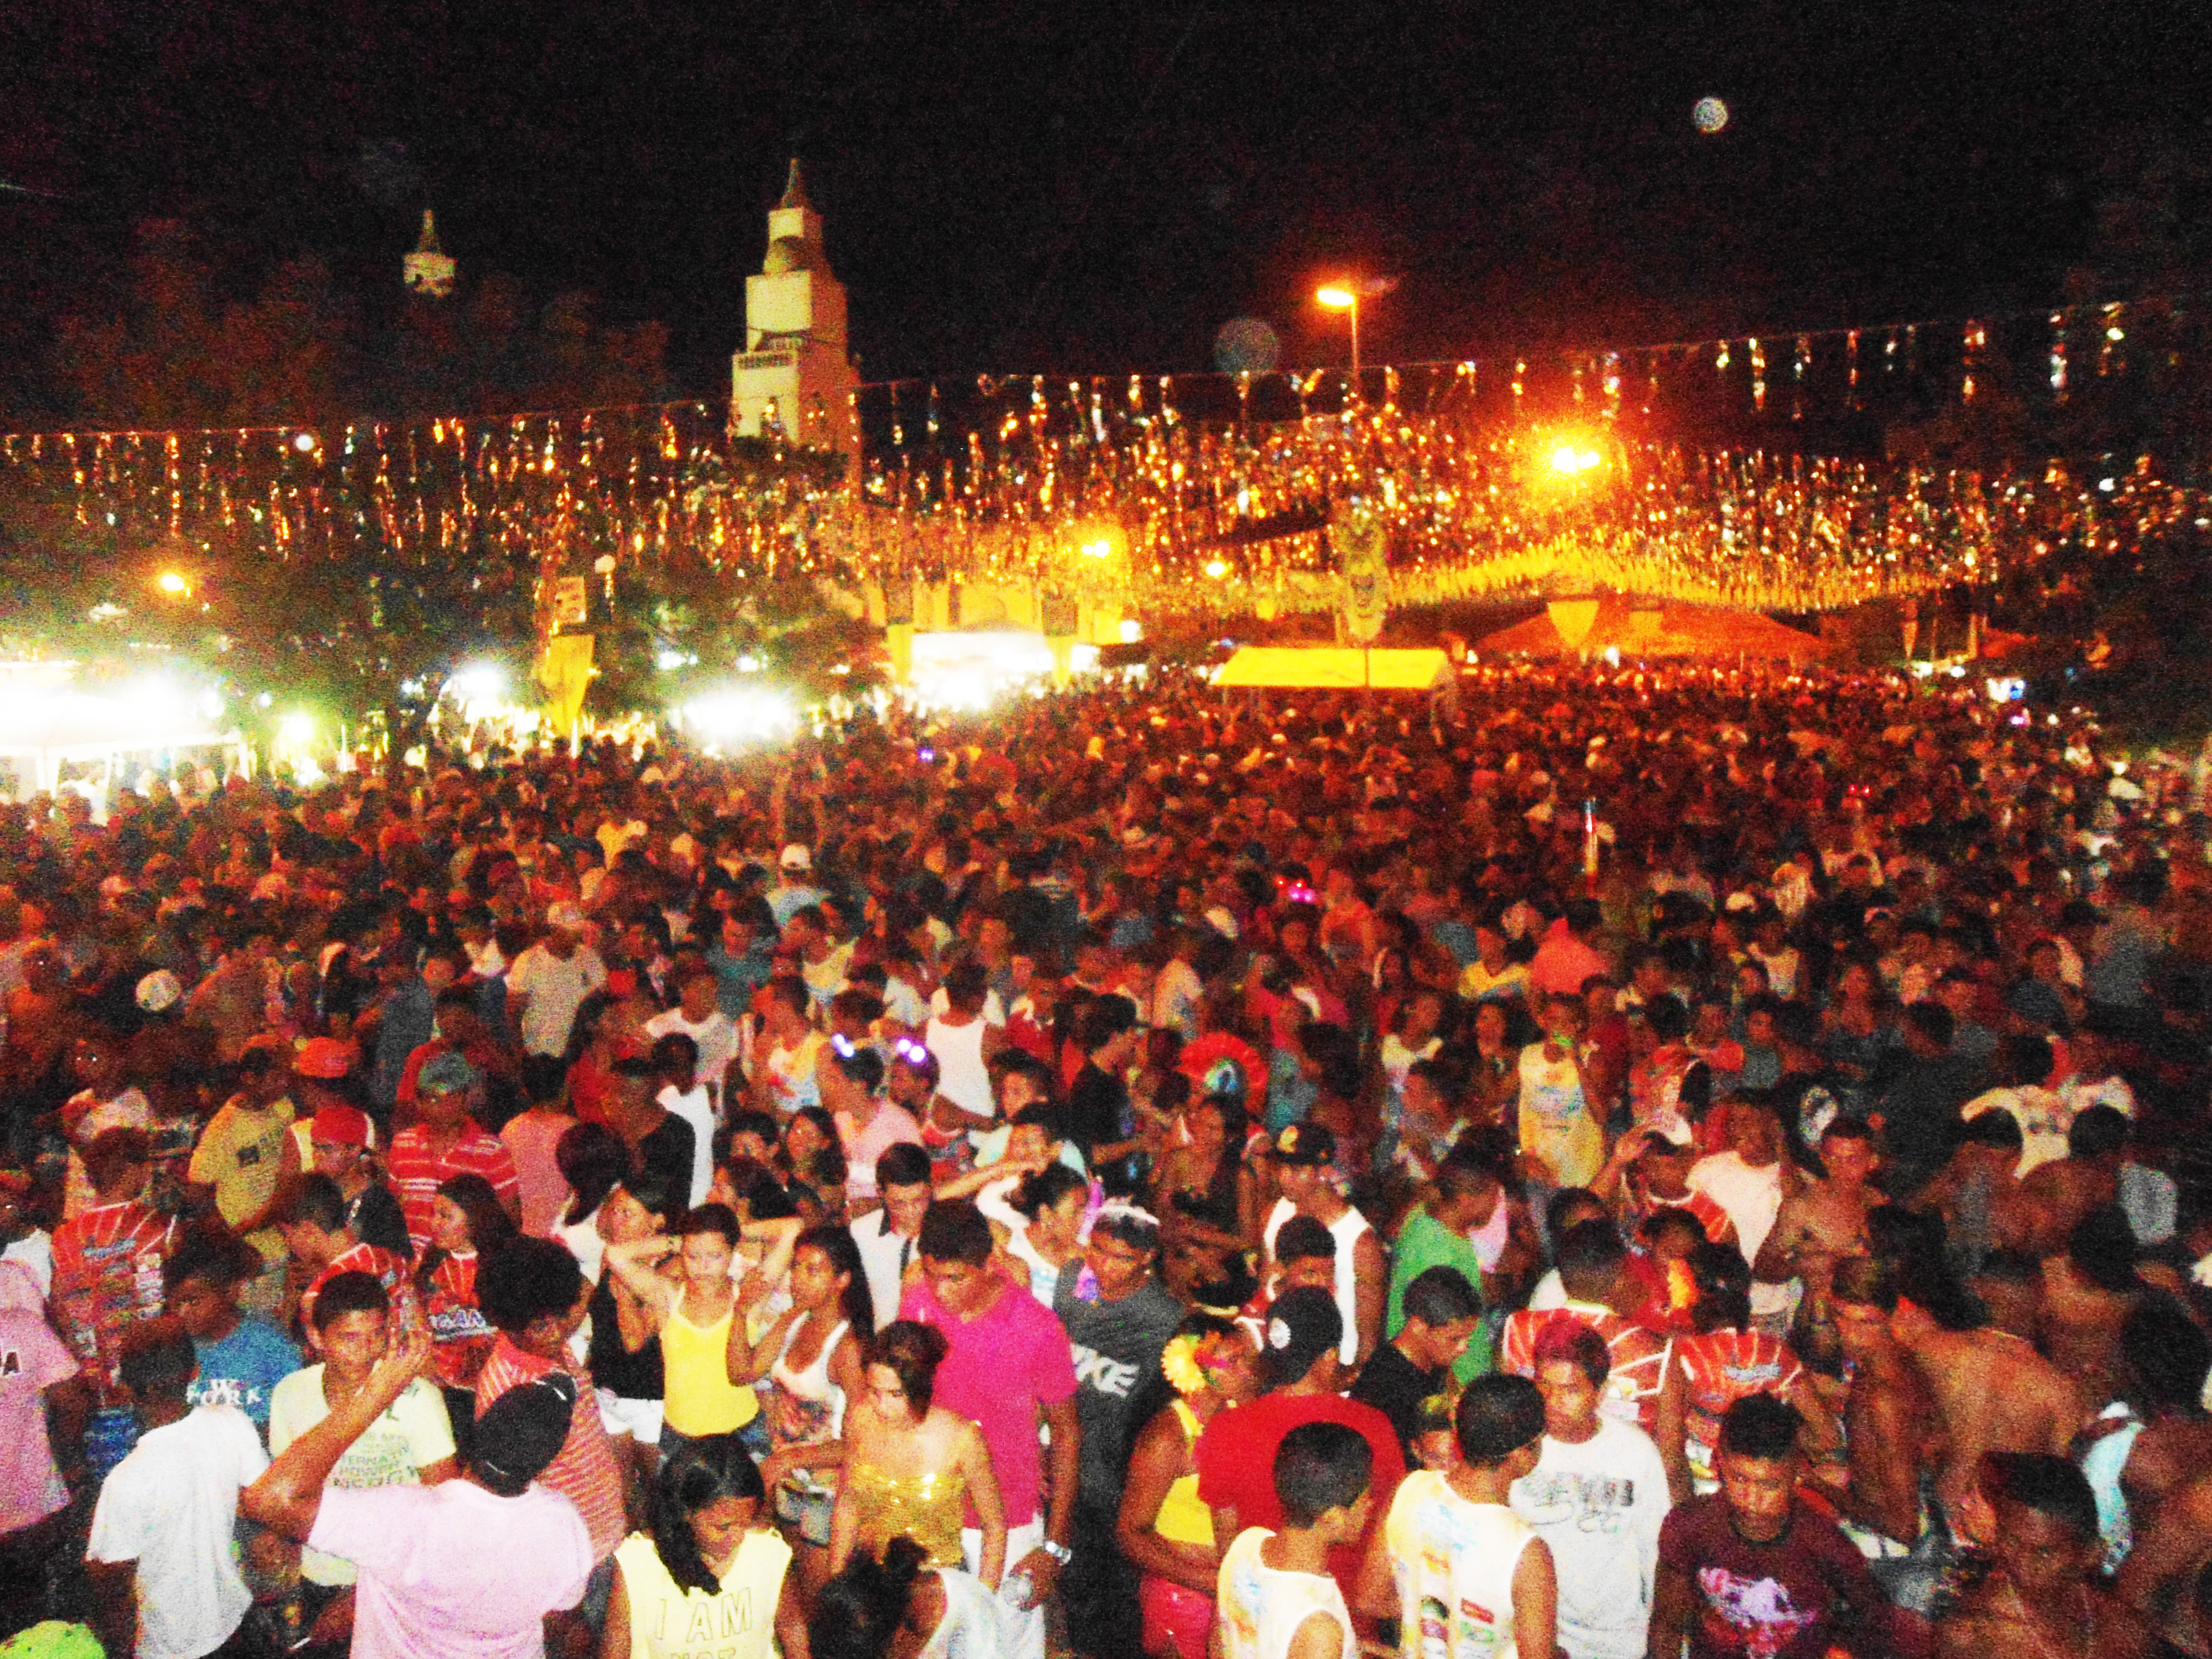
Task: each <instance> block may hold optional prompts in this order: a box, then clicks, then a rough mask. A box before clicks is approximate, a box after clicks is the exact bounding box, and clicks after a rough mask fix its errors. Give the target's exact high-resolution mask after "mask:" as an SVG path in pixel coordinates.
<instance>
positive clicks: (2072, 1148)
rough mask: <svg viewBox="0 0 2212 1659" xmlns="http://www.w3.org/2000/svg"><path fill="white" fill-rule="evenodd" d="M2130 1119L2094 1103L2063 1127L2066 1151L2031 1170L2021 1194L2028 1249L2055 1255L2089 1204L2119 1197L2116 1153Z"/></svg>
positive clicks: (2101, 1204) (2091, 1206)
mask: <svg viewBox="0 0 2212 1659" xmlns="http://www.w3.org/2000/svg"><path fill="white" fill-rule="evenodd" d="M2127 1144H2128V1121H2127V1119H2126V1118H2124V1117H2123V1116H2121V1115H2120V1114H2119V1113H2118V1112H2116V1111H2114V1110H2113V1109H2112V1108H2111V1107H2109V1106H2092V1107H2090V1108H2089V1109H2088V1110H2087V1111H2085V1112H2083V1113H2082V1114H2081V1116H2079V1117H2077V1118H2075V1120H2074V1124H2073V1127H2071V1128H2069V1130H2067V1132H2066V1149H2067V1150H2066V1156H2065V1157H2064V1158H2059V1159H2057V1160H2056V1161H2055V1162H2053V1163H2050V1164H2044V1165H2042V1166H2041V1167H2039V1168H2038V1169H2036V1170H2031V1171H2030V1172H2029V1173H2028V1175H2027V1178H2026V1179H2025V1180H2023V1181H2022V1182H2021V1198H2022V1199H2023V1200H2025V1201H2026V1203H2027V1206H2028V1208H2029V1211H2030V1213H2031V1216H2032V1218H2033V1236H2032V1237H2031V1238H2030V1240H2029V1243H2028V1249H2031V1250H2033V1252H2034V1253H2035V1254H2036V1255H2057V1254H2058V1252H2059V1251H2061V1250H2063V1249H2065V1248H2066V1242H2067V1240H2068V1239H2069V1238H2070V1237H2072V1236H2073V1232H2074V1228H2075V1224H2076V1223H2078V1222H2079V1221H2080V1220H2081V1218H2082V1217H2083V1216H2085V1215H2087V1214H2088V1213H2089V1212H2090V1211H2092V1210H2097V1209H2102V1208H2103V1207H2104V1206H2106V1205H2107V1204H2115V1203H2118V1201H2119V1195H2120V1155H2121V1153H2122V1152H2123V1150H2124V1148H2125V1147H2126V1146H2127Z"/></svg>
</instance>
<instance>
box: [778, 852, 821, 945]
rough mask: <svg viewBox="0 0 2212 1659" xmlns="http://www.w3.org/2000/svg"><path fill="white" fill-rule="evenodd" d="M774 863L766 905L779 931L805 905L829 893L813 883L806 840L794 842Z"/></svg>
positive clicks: (817, 901)
mask: <svg viewBox="0 0 2212 1659" xmlns="http://www.w3.org/2000/svg"><path fill="white" fill-rule="evenodd" d="M775 864H776V877H775V886H774V887H773V888H771V889H769V895H768V908H769V915H773V916H774V917H775V925H776V927H777V929H778V930H779V931H781V929H782V928H783V927H785V925H786V924H787V923H788V922H789V921H791V919H792V918H793V916H795V915H798V914H799V912H800V911H801V910H804V909H805V908H806V907H807V906H808V905H810V904H819V903H821V902H822V901H823V899H826V898H828V897H829V894H827V893H825V892H823V890H821V889H820V888H819V887H817V886H816V885H815V884H814V882H813V875H814V854H812V853H811V852H809V851H808V850H807V848H806V843H805V842H799V841H795V842H792V843H791V844H790V845H789V846H787V847H786V848H784V849H783V852H782V854H781V856H780V857H779V858H778V859H777V860H776V861H775Z"/></svg>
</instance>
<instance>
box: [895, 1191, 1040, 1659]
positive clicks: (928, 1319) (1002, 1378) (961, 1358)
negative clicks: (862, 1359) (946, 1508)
mask: <svg viewBox="0 0 2212 1659" xmlns="http://www.w3.org/2000/svg"><path fill="white" fill-rule="evenodd" d="M917 1243H918V1246H919V1249H920V1253H921V1283H920V1284H918V1285H913V1286H911V1287H910V1288H909V1289H908V1291H907V1292H906V1294H905V1296H904V1297H902V1298H901V1299H900V1302H899V1317H900V1318H902V1319H918V1320H920V1321H921V1322H923V1323H924V1324H926V1325H934V1326H936V1327H937V1328H938V1329H939V1331H942V1332H943V1333H944V1334H945V1340H946V1342H947V1343H948V1344H950V1345H951V1346H950V1347H949V1348H948V1350H947V1352H946V1353H945V1360H944V1363H943V1364H940V1365H939V1366H938V1368H937V1392H936V1399H937V1403H938V1404H939V1405H940V1406H943V1407H945V1409H946V1410H948V1411H953V1412H957V1413H959V1414H960V1415H961V1416H963V1417H966V1418H970V1419H974V1420H975V1424H976V1425H978V1426H979V1427H980V1428H981V1430H982V1431H983V1440H984V1443H985V1444H987V1446H989V1447H990V1449H991V1468H992V1471H993V1473H994V1474H996V1475H997V1476H998V1478H999V1496H1000V1499H1001V1500H1002V1501H1003V1502H1004V1504H1005V1505H1006V1576H1007V1577H1008V1578H1012V1577H1015V1576H1016V1575H1018V1574H1019V1575H1025V1576H1026V1577H1028V1579H1029V1582H1030V1586H1031V1589H1030V1597H1029V1601H1028V1603H1027V1606H1028V1608H1029V1612H1028V1614H1027V1616H1026V1617H1025V1618H1024V1619H1023V1620H1021V1621H1020V1626H1021V1636H1020V1639H1019V1641H1018V1644H1016V1645H1015V1646H1014V1648H1013V1649H1012V1650H1011V1652H1010V1655H1009V1659H1043V1655H1044V1598H1045V1597H1046V1596H1047V1595H1049V1594H1051V1592H1052V1589H1053V1586H1054V1584H1055V1583H1058V1582H1059V1579H1060V1568H1061V1567H1063V1566H1065V1565H1066V1563H1067V1560H1068V1556H1069V1550H1068V1542H1067V1539H1068V1532H1069V1528H1070V1526H1071V1524H1072V1522H1073V1514H1074V1509H1075V1487H1076V1481H1077V1478H1078V1475H1079V1469H1080V1464H1079V1459H1080V1457H1081V1455H1082V1449H1083V1428H1082V1425H1081V1424H1080V1423H1079V1421H1078V1420H1077V1418H1076V1414H1075V1362H1074V1358H1073V1353H1072V1352H1071V1350H1070V1349H1069V1347H1068V1342H1067V1332H1066V1330H1065V1329H1064V1328H1062V1327H1061V1325H1060V1321H1059V1320H1058V1319H1057V1318H1056V1317H1054V1315H1053V1312H1052V1310H1050V1309H1049V1308H1048V1307H1046V1306H1045V1305H1044V1304H1042V1303H1041V1302H1039V1301H1038V1300H1037V1299H1036V1297H1033V1296H1030V1295H1029V1294H1028V1293H1026V1292H1025V1291H1022V1290H1020V1289H1018V1287H1017V1286H1016V1285H1014V1283H1013V1281H1012V1280H1011V1279H1008V1278H1006V1275H1005V1274H1003V1273H1000V1271H999V1270H998V1269H997V1268H996V1267H994V1266H992V1264H991V1224H990V1223H989V1222H988V1221H987V1220H985V1219H984V1218H983V1216H982V1215H981V1212H979V1211H978V1210H977V1209H976V1208H975V1206H974V1205H973V1204H970V1203H969V1202H968V1201H967V1200H964V1199H955V1200H944V1201H941V1202H939V1203H935V1204H932V1205H931V1206H929V1213H928V1214H927V1215H926V1216H924V1217H923V1218H922V1223H921V1238H920V1239H919V1240H918V1241H917ZM1040 1423H1042V1424H1043V1425H1045V1426H1046V1428H1048V1430H1049V1431H1051V1436H1052V1506H1051V1511H1050V1513H1049V1514H1048V1515H1040V1514H1039V1513H1038V1504H1037V1499H1038V1497H1039V1495H1040V1493H1041V1492H1042V1486H1043V1468H1042V1462H1041V1460H1040V1458H1039V1456H1038V1454H1037V1425H1039V1424H1040ZM965 1539H966V1542H967V1547H968V1567H969V1571H971V1572H972V1571H975V1565H976V1559H977V1557H978V1555H979V1554H980V1553H981V1547H982V1534H981V1533H980V1532H979V1531H977V1530H975V1528H969V1531H968V1532H967V1533H966V1534H965Z"/></svg>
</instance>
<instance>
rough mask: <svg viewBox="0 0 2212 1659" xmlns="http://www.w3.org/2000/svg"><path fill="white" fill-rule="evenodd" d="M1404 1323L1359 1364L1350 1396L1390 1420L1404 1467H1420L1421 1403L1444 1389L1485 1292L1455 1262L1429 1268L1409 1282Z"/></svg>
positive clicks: (1464, 1348) (1470, 1335)
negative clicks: (1417, 1445) (1417, 1443)
mask: <svg viewBox="0 0 2212 1659" xmlns="http://www.w3.org/2000/svg"><path fill="white" fill-rule="evenodd" d="M1405 1305H1406V1323H1405V1328H1403V1329H1401V1331H1400V1332H1399V1333H1398V1334H1397V1335H1395V1337H1393V1338H1391V1339H1390V1340H1389V1341H1388V1342H1385V1343H1383V1345H1382V1346H1379V1347H1377V1348H1376V1350H1375V1352H1374V1353H1373V1354H1371V1355H1370V1356H1369V1358H1368V1361H1367V1363H1366V1364H1364V1366H1362V1367H1361V1368H1360V1371H1359V1380H1358V1382H1357V1383H1353V1384H1352V1398H1353V1399H1354V1400H1357V1401H1359V1402H1360V1403H1361V1404H1362V1405H1365V1406H1372V1407H1375V1409H1376V1411H1379V1412H1381V1413H1383V1416H1385V1417H1387V1418H1389V1419H1390V1426H1391V1427H1392V1428H1394V1429H1395V1430H1396V1431H1398V1443H1399V1445H1400V1446H1401V1448H1402V1449H1404V1451H1405V1454H1406V1466H1407V1468H1416V1467H1418V1466H1419V1462H1420V1460H1419V1457H1418V1456H1417V1455H1415V1451H1414V1442H1415V1441H1416V1440H1417V1439H1419V1436H1420V1425H1421V1419H1422V1410H1421V1407H1422V1404H1423V1402H1424V1401H1427V1400H1429V1399H1430V1398H1431V1397H1432V1396H1433V1395H1439V1394H1442V1393H1443V1391H1444V1389H1445V1388H1446V1387H1447V1386H1448V1385H1449V1383H1450V1382H1451V1368H1452V1367H1453V1365H1455V1364H1457V1363H1458V1361H1459V1357H1460V1356H1461V1355H1462V1354H1463V1353H1465V1352H1467V1345H1468V1343H1469V1342H1471V1341H1473V1340H1474V1333H1475V1328H1476V1327H1477V1326H1479V1325H1480V1324H1481V1322H1482V1297H1481V1295H1480V1292H1479V1291H1476V1290H1475V1288H1474V1285H1470V1284H1468V1282H1467V1275H1466V1274H1464V1273H1462V1272H1460V1270H1459V1269H1458V1268H1456V1267H1431V1268H1430V1269H1428V1271H1426V1272H1425V1273H1419V1274H1416V1275H1415V1276H1414V1279H1413V1282H1412V1283H1411V1284H1409V1285H1407V1286H1406V1303H1405Z"/></svg>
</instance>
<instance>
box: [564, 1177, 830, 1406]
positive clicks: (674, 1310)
mask: <svg viewBox="0 0 2212 1659" xmlns="http://www.w3.org/2000/svg"><path fill="white" fill-rule="evenodd" d="M801 1225H802V1224H801V1223H800V1222H799V1220H798V1219H797V1218H795V1217H794V1218H790V1219H787V1220H776V1221H748V1222H745V1223H744V1224H743V1225H740V1224H739V1223H738V1218H737V1213H736V1212H734V1211H732V1209H731V1208H730V1207H729V1206H727V1205H726V1204H702V1205H701V1206H699V1207H698V1208H697V1209H696V1210H687V1211H686V1212H684V1214H682V1215H681V1216H679V1217H678V1218H677V1219H676V1221H675V1222H674V1223H673V1224H672V1225H671V1227H670V1229H669V1231H667V1232H666V1233H665V1234H654V1235H653V1236H652V1237H647V1238H640V1239H635V1240H633V1241H631V1242H630V1243H626V1244H610V1245H608V1246H607V1253H606V1265H607V1270H608V1271H609V1272H611V1273H613V1274H614V1275H615V1276H616V1277H617V1279H620V1280H621V1281H622V1282H623V1285H626V1286H628V1287H629V1289H630V1290H631V1291H634V1292H635V1294H636V1296H637V1298H638V1300H639V1302H640V1303H641V1304H642V1305H643V1306H644V1308H645V1310H646V1311H647V1315H648V1316H650V1317H651V1319H652V1321H653V1328H654V1331H655V1333H656V1334H658V1335H659V1338H660V1362H661V1371H662V1389H663V1417H664V1419H665V1424H666V1426H667V1427H668V1428H669V1429H670V1430H672V1431H674V1432H675V1433H676V1434H677V1435H678V1437H681V1439H697V1438H700V1437H703V1436H707V1435H714V1434H729V1433H732V1432H733V1431H737V1430H738V1429H742V1428H744V1426H745V1425H747V1424H748V1423H750V1422H751V1421H752V1420H753V1419H755V1418H756V1417H757V1416H759V1415H760V1401H758V1400H757V1398H756V1397H755V1396H754V1394H753V1391H752V1389H750V1388H749V1387H747V1386H746V1385H745V1384H744V1383H740V1382H738V1380H737V1379H738V1378H739V1377H747V1376H751V1375H752V1370H751V1367H750V1360H751V1355H752V1343H751V1340H750V1337H749V1336H748V1334H747V1332H746V1328H745V1315H746V1313H747V1312H748V1310H750V1309H753V1308H755V1307H757V1306H758V1305H759V1304H761V1303H762V1302H763V1301H764V1300H765V1299H766V1298H767V1297H768V1294H769V1291H771V1290H772V1289H773V1288H774V1287H775V1285H778V1284H781V1282H782V1281H783V1279H784V1277H785V1276H786V1274H787V1273H788V1272H789V1270H790V1267H791V1249H792V1245H793V1242H794V1241H796V1240H797V1238H798V1237H799V1231H800V1228H801ZM741 1239H743V1240H747V1241H754V1240H757V1241H759V1242H761V1243H764V1244H766V1245H767V1246H768V1250H767V1254H766V1255H765V1256H764V1258H763V1261H762V1263H761V1265H760V1267H757V1268H756V1269H753V1270H751V1271H750V1272H748V1273H746V1274H745V1275H744V1279H742V1280H740V1281H738V1282H734V1283H733V1282H732V1278H731V1269H732V1264H733V1263H735V1262H736V1261H738V1254H737V1251H738V1242H739V1241H740V1240H741ZM671 1255H672V1257H673V1261H672V1263H671V1261H670V1258H671ZM671 1266H672V1267H673V1269H674V1271H673V1273H671V1271H670V1267H671ZM679 1443H680V1441H679Z"/></svg>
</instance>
